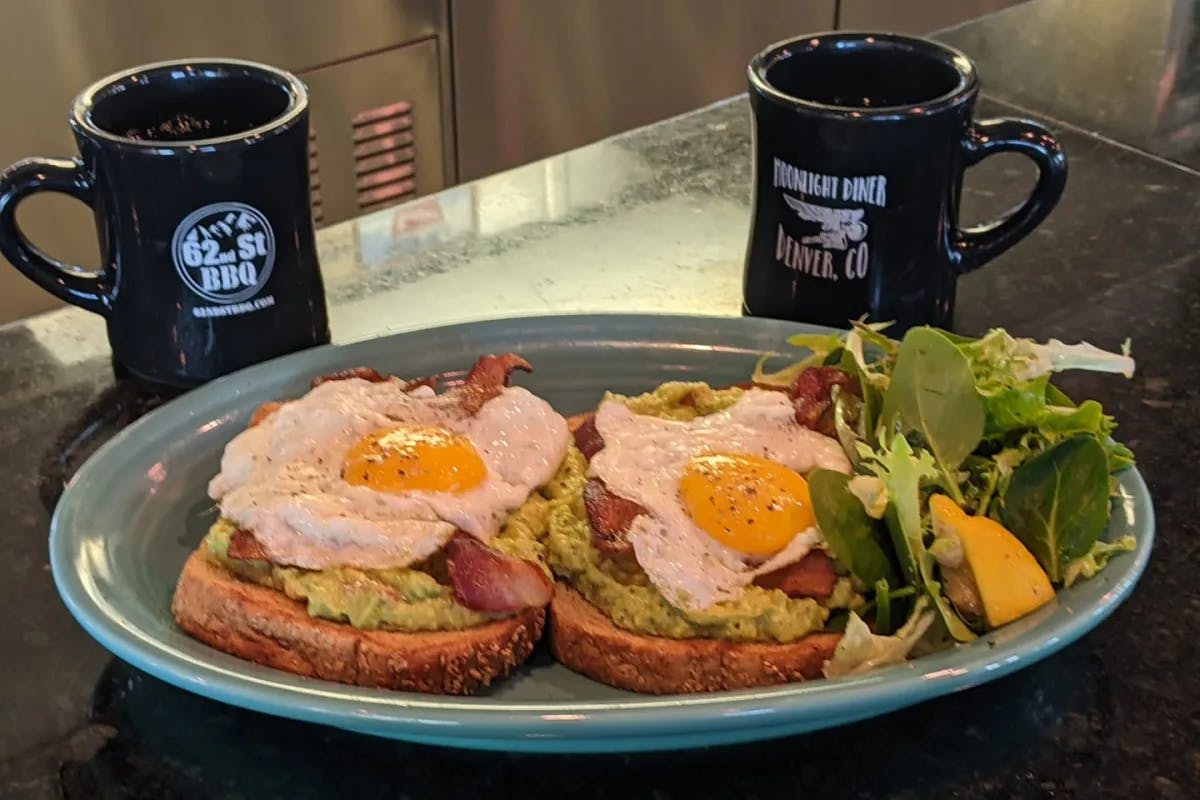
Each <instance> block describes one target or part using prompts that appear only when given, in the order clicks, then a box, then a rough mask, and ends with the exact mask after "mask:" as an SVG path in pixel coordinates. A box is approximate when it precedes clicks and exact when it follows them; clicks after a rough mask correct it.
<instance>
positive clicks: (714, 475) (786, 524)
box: [679, 454, 816, 555]
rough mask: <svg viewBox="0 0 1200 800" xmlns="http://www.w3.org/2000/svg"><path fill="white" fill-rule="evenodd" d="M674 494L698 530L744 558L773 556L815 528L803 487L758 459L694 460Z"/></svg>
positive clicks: (800, 479) (775, 466)
mask: <svg viewBox="0 0 1200 800" xmlns="http://www.w3.org/2000/svg"><path fill="white" fill-rule="evenodd" d="M679 494H680V497H681V498H682V500H683V505H684V508H685V509H686V510H687V512H688V515H689V516H690V517H691V518H692V521H693V522H695V523H696V525H698V526H699V527H700V529H701V530H703V531H704V532H705V533H707V534H708V535H709V536H711V537H712V538H714V539H716V540H717V541H718V542H720V543H721V544H723V545H726V546H727V547H732V548H733V549H734V550H738V551H740V552H742V553H747V554H750V555H769V554H771V553H775V552H777V551H779V550H780V549H782V548H783V546H784V545H786V544H787V543H788V542H790V541H791V540H792V538H793V537H794V536H795V535H796V534H798V533H800V532H801V531H803V530H806V529H807V528H811V527H812V526H813V525H815V524H816V518H815V517H814V516H813V510H812V500H811V499H810V498H809V494H808V481H806V480H804V478H803V477H801V476H800V475H799V473H797V472H795V471H793V470H790V469H788V468H787V467H785V466H783V465H782V464H777V463H775V462H774V461H768V460H767V459H765V458H759V457H758V456H748V455H721V454H713V455H703V456H696V457H695V458H692V459H691V460H690V461H689V462H688V464H687V466H686V467H685V468H684V471H683V478H682V479H681V480H680V482H679Z"/></svg>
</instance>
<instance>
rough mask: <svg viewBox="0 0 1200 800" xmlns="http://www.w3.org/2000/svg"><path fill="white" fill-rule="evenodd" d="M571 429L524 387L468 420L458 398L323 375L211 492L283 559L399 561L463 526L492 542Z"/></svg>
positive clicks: (240, 453) (257, 433) (552, 464)
mask: <svg viewBox="0 0 1200 800" xmlns="http://www.w3.org/2000/svg"><path fill="white" fill-rule="evenodd" d="M569 436H570V434H569V433H568V431H567V423H566V420H564V419H563V417H562V416H560V415H559V414H558V413H556V412H555V411H554V410H553V409H552V408H551V407H550V405H549V404H548V403H547V402H546V401H545V400H542V399H541V398H539V397H537V396H535V395H533V394H531V393H530V392H529V391H527V390H525V389H522V388H518V387H508V388H504V389H503V390H502V391H501V392H500V393H499V395H497V396H496V397H494V398H492V399H491V400H489V401H487V402H486V403H485V404H484V405H483V406H482V407H481V408H480V409H479V411H478V412H476V413H475V414H474V415H468V414H466V413H465V412H464V411H463V409H462V408H460V407H459V403H458V399H457V398H456V397H455V396H454V394H453V393H449V394H442V395H438V394H435V393H434V391H433V390H432V389H430V388H428V387H420V388H418V389H415V390H413V391H411V392H405V391H404V390H403V383H402V382H400V381H398V380H390V381H384V382H378V383H372V382H370V381H365V380H361V379H357V378H356V379H349V380H338V381H329V382H326V383H323V384H321V385H319V386H317V387H316V388H315V389H313V390H312V391H311V392H309V393H308V394H306V395H304V396H303V397H301V398H299V399H297V400H294V401H292V402H289V403H286V404H284V405H283V406H282V407H281V408H280V409H279V410H277V411H276V412H275V413H273V414H272V415H271V416H269V417H267V418H266V419H265V420H264V421H263V422H261V423H260V424H258V425H256V426H254V427H252V428H249V429H247V430H245V431H243V432H242V433H241V434H239V435H238V436H237V437H235V438H234V439H233V441H231V442H230V443H229V445H228V446H227V447H226V449H225V452H224V455H223V456H222V459H221V471H220V473H219V474H218V475H217V476H216V477H215V478H213V479H212V481H211V482H210V483H209V495H210V496H211V497H212V498H213V499H214V500H217V501H218V503H219V505H220V509H221V514H222V515H223V516H225V517H226V518H228V519H230V520H232V521H233V522H234V523H236V524H237V525H239V526H240V527H243V528H246V529H248V530H250V531H252V532H253V533H254V535H255V538H256V539H258V541H259V542H260V543H261V544H262V545H263V547H264V549H266V550H267V552H269V553H271V554H272V558H273V560H276V561H278V562H279V563H284V564H291V565H294V566H299V567H305V568H308V569H324V568H328V567H333V566H358V567H367V568H387V567H403V566H407V565H409V564H412V563H414V562H416V561H420V560H422V559H424V558H427V557H429V556H430V555H432V554H433V553H435V552H437V551H438V550H440V549H441V547H442V546H443V545H444V544H445V543H446V542H447V541H448V540H449V539H450V537H451V536H452V535H453V534H454V531H455V530H456V529H461V530H464V531H466V532H467V533H470V534H472V535H473V536H475V537H476V538H478V539H480V540H481V541H483V542H485V543H486V542H488V541H490V540H491V538H492V536H494V535H495V534H496V532H497V531H498V530H499V528H500V526H501V525H502V524H503V523H504V521H505V519H507V517H508V515H509V514H510V513H511V512H512V511H513V510H515V509H516V508H517V507H519V506H520V505H521V504H522V503H524V502H525V500H526V499H527V498H528V497H529V495H530V493H531V492H533V491H534V489H536V488H537V487H538V486H541V485H542V484H544V483H546V482H547V481H549V480H550V478H551V477H553V476H554V473H555V472H556V471H557V469H558V467H559V465H560V464H561V463H562V460H563V457H564V455H565V454H566V448H567V442H568V439H569Z"/></svg>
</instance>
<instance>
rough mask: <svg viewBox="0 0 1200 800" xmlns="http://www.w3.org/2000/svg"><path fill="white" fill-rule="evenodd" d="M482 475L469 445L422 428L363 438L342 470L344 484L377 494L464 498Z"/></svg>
mask: <svg viewBox="0 0 1200 800" xmlns="http://www.w3.org/2000/svg"><path fill="white" fill-rule="evenodd" d="M486 475H487V467H486V466H485V465H484V463H483V459H482V458H480V457H479V453H478V452H477V451H476V450H475V446H474V445H473V444H471V440H470V439H468V438H467V437H465V436H459V435H458V434H455V433H451V432H450V431H448V430H445V429H444V428H435V427H430V426H426V425H406V426H404V427H400V428H392V429H390V430H384V431H376V432H375V433H372V434H369V435H367V436H364V437H363V438H361V439H359V440H358V441H357V442H355V443H354V445H353V446H351V448H350V451H349V452H348V453H347V454H346V459H345V462H344V464H343V467H342V478H343V479H344V480H345V481H346V482H347V483H351V484H354V485H356V486H368V487H370V488H372V489H375V490H376V491H380V492H415V491H425V492H464V491H466V490H467V489H470V488H472V487H474V486H478V485H479V484H480V482H482V481H483V479H484V477H485V476H486Z"/></svg>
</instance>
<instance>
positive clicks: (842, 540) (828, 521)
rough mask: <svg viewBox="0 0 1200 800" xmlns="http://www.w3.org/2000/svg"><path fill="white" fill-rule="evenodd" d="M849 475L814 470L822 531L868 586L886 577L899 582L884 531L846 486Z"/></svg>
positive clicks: (812, 489) (811, 487) (811, 486)
mask: <svg viewBox="0 0 1200 800" xmlns="http://www.w3.org/2000/svg"><path fill="white" fill-rule="evenodd" d="M848 482H849V478H848V477H847V476H846V475H843V474H842V473H840V472H834V471H833V470H831V469H815V470H813V471H812V472H811V473H809V476H808V491H809V494H810V495H811V496H812V504H813V512H814V513H815V514H816V516H817V524H818V525H819V526H820V527H821V533H822V534H824V535H825V540H826V541H827V542H829V550H830V552H832V553H833V556H834V558H836V559H837V560H838V562H839V563H841V565H842V566H843V567H845V568H846V569H848V570H850V572H851V573H852V574H853V575H854V576H855V577H856V578H858V579H859V580H860V581H862V582H863V583H864V584H866V585H867V586H872V585H874V584H875V583H877V582H878V581H880V580H883V579H886V580H889V581H891V582H892V583H893V584H894V583H896V568H895V567H894V566H893V565H892V560H891V558H890V557H889V556H888V553H887V550H886V549H885V546H884V536H883V532H882V531H881V530H880V529H879V526H878V525H877V524H876V522H875V520H873V519H871V518H870V517H869V516H867V512H866V510H865V509H863V506H862V503H860V502H859V500H858V498H857V497H855V496H854V495H852V494H851V493H850V490H849V489H847V488H846V484H847V483H848Z"/></svg>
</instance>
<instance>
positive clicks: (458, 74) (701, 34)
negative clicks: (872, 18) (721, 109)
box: [450, 0, 834, 180]
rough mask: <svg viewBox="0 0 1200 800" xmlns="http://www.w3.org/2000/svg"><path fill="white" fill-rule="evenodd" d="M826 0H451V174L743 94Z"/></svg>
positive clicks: (472, 172) (829, 17) (828, 4)
mask: <svg viewBox="0 0 1200 800" xmlns="http://www.w3.org/2000/svg"><path fill="white" fill-rule="evenodd" d="M833 17H834V0H755V2H735V1H734V0H656V1H655V2H649V3H648V2H645V1H644V0H572V2H561V0H494V1H493V2H479V0H451V4H450V18H451V23H452V24H451V28H452V57H453V59H454V87H455V100H454V108H455V125H456V129H457V134H458V137H457V142H458V173H459V177H460V178H461V179H463V180H467V179H470V178H475V177H478V176H480V175H485V174H488V173H492V172H495V171H497V170H500V169H504V168H506V167H511V166H514V165H516V164H521V163H524V162H527V161H532V160H534V159H537V158H541V157H543V156H547V155H550V154H551V153H558V152H561V151H563V150H566V149H568V148H571V147H577V146H579V145H582V144H585V143H587V142H590V141H594V140H596V139H600V138H603V137H605V136H608V135H610V134H614V133H617V132H619V131H623V130H627V129H629V128H633V127H637V126H639V125H645V124H647V123H650V122H653V121H655V120H660V119H664V118H666V117H669V116H672V115H675V114H680V113H682V112H684V111H688V110H690V109H693V108H696V107H698V106H702V105H705V104H706V103H710V102H713V101H715V100H719V99H721V98H723V97H728V96H730V95H734V94H738V93H739V92H743V91H745V90H746V63H747V62H748V61H749V60H750V57H751V56H752V55H753V54H754V53H755V52H757V51H758V50H760V49H761V48H762V47H763V46H765V45H766V44H768V43H769V42H773V41H777V40H779V39H784V38H787V37H788V36H792V35H794V34H797V33H803V32H805V31H813V30H828V29H829V28H832V27H833Z"/></svg>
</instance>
